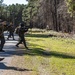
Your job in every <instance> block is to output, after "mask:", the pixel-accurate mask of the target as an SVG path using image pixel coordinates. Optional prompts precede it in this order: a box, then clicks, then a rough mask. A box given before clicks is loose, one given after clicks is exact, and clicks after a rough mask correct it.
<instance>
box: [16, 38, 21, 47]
mask: <svg viewBox="0 0 75 75" xmlns="http://www.w3.org/2000/svg"><path fill="white" fill-rule="evenodd" d="M21 43H22V39H21V38H20V40H19V42H18V43H17V44H16V46H17V47H19V46H18V45H19V44H21Z"/></svg>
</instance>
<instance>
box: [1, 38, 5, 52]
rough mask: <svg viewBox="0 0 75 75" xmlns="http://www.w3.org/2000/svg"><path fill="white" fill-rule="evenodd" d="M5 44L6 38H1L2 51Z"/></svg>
mask: <svg viewBox="0 0 75 75" xmlns="http://www.w3.org/2000/svg"><path fill="white" fill-rule="evenodd" d="M4 44H5V38H4V37H3V38H1V47H0V51H3V47H4Z"/></svg>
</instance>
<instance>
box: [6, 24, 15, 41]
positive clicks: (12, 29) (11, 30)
mask: <svg viewBox="0 0 75 75" xmlns="http://www.w3.org/2000/svg"><path fill="white" fill-rule="evenodd" d="M8 28H9V29H8V31H9V35H8V38H7V40H9V38H10V37H12V38H13V40H15V39H14V30H15V29H14V26H13V24H12V23H10V25H9V26H8Z"/></svg>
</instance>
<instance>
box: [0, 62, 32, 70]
mask: <svg viewBox="0 0 75 75" xmlns="http://www.w3.org/2000/svg"><path fill="white" fill-rule="evenodd" d="M0 69H3V70H15V71H33V70H30V69H25V68H19V67H11V66H6V65H5V64H4V63H2V62H1V63H0Z"/></svg>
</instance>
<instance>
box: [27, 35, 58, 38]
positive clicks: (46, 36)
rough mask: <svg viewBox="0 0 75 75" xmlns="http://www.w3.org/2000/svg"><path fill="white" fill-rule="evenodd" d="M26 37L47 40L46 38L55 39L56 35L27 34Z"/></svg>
mask: <svg viewBox="0 0 75 75" xmlns="http://www.w3.org/2000/svg"><path fill="white" fill-rule="evenodd" d="M26 37H38V38H48V37H57V36H56V35H52V34H50V35H48V34H27V35H26Z"/></svg>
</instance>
